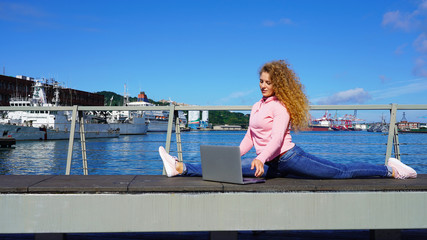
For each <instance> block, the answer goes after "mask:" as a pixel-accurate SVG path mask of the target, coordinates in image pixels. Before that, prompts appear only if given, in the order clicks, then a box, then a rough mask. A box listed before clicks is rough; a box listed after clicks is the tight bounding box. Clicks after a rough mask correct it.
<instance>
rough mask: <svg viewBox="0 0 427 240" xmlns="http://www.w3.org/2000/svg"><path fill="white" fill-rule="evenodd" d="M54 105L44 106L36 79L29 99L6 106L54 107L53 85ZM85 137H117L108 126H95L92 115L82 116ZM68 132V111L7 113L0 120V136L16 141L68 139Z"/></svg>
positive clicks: (76, 135)
mask: <svg viewBox="0 0 427 240" xmlns="http://www.w3.org/2000/svg"><path fill="white" fill-rule="evenodd" d="M54 87H55V88H56V89H55V98H54V99H53V102H54V104H52V103H48V102H47V100H46V93H45V90H44V86H43V85H42V83H41V82H40V81H38V80H36V81H35V85H34V89H33V94H32V98H30V99H19V98H12V99H11V100H10V106H14V107H31V106H33V107H36V106H37V107H38V106H47V107H49V106H58V105H59V90H58V88H59V87H58V85H57V84H55V85H54ZM84 119H85V122H84V128H85V137H86V138H104V137H118V136H119V135H120V133H119V131H117V130H116V129H113V128H112V127H111V126H110V125H109V124H103V123H98V122H97V119H96V118H95V117H94V116H91V115H87V116H85V117H84ZM70 129H71V112H69V111H10V112H8V113H6V114H3V117H2V118H1V119H0V134H2V135H3V136H10V137H13V138H15V139H16V140H60V139H69V137H70ZM75 129H76V130H75V135H74V137H75V138H80V133H79V131H80V126H79V124H78V123H77V124H76V128H75Z"/></svg>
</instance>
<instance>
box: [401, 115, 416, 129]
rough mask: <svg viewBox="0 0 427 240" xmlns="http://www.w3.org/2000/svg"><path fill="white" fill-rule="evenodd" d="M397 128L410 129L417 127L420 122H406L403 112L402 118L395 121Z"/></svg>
mask: <svg viewBox="0 0 427 240" xmlns="http://www.w3.org/2000/svg"><path fill="white" fill-rule="evenodd" d="M397 128H398V129H399V130H400V131H410V130H411V129H419V128H420V123H419V122H408V120H406V117H405V113H403V117H402V120H400V122H398V123H397Z"/></svg>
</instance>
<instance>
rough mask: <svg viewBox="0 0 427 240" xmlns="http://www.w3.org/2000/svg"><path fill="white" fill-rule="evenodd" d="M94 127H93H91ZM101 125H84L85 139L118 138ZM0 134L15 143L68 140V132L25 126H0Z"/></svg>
mask: <svg viewBox="0 0 427 240" xmlns="http://www.w3.org/2000/svg"><path fill="white" fill-rule="evenodd" d="M93 125H94V126H93ZM100 126H101V124H88V125H85V138H87V139H90V138H112V137H119V135H120V133H119V132H118V131H113V130H111V129H110V128H109V126H108V125H106V126H105V127H100ZM79 131H80V130H79V128H78V127H76V130H75V134H74V138H80V132H79ZM0 133H2V135H3V136H4V137H12V138H15V139H16V140H17V141H26V140H67V139H69V138H70V131H68V130H66V131H64V130H54V129H45V128H35V127H27V126H18V125H9V124H0Z"/></svg>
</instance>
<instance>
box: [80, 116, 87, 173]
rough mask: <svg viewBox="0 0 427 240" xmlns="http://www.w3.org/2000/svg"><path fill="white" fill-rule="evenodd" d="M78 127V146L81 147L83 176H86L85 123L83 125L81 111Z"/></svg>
mask: <svg viewBox="0 0 427 240" xmlns="http://www.w3.org/2000/svg"><path fill="white" fill-rule="evenodd" d="M79 125H80V145H81V147H82V160H83V162H82V166H83V175H88V171H87V156H86V136H85V123H84V115H83V111H79Z"/></svg>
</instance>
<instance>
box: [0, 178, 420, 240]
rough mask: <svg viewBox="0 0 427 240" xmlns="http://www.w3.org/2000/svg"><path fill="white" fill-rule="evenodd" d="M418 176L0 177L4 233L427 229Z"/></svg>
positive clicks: (1, 228) (0, 225) (1, 229)
mask: <svg viewBox="0 0 427 240" xmlns="http://www.w3.org/2000/svg"><path fill="white" fill-rule="evenodd" d="M425 209H427V175H420V176H419V178H417V179H410V180H395V179H351V180H310V179H291V178H277V179H270V180H267V182H266V183H263V184H252V185H234V184H224V183H217V182H207V181H203V180H202V179H201V178H185V177H176V178H167V177H165V176H135V175H114V176H99V175H92V176H81V175H77V176H76V175H71V176H11V175H2V176H0V212H1V214H0V233H96V232H169V231H218V232H222V231H245V230H352V229H373V230H374V229H381V230H387V229H426V228H427V214H425V213H426V210H425Z"/></svg>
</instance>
